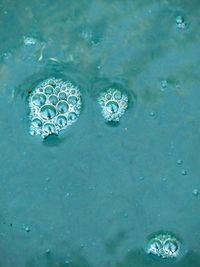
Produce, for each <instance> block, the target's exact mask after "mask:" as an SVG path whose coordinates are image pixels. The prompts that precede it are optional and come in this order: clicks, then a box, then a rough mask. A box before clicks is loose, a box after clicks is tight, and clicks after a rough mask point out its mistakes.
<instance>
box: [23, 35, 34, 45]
mask: <svg viewBox="0 0 200 267" xmlns="http://www.w3.org/2000/svg"><path fill="white" fill-rule="evenodd" d="M24 44H25V45H26V46H31V45H35V44H36V39H35V38H32V37H24Z"/></svg>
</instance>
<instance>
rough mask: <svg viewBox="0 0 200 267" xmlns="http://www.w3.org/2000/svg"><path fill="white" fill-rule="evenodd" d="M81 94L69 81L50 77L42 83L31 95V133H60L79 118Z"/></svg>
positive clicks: (46, 134) (44, 136)
mask: <svg viewBox="0 0 200 267" xmlns="http://www.w3.org/2000/svg"><path fill="white" fill-rule="evenodd" d="M81 106H82V103H81V94H80V91H79V89H78V88H77V87H75V86H74V85H73V84H71V83H70V82H69V81H63V80H62V79H55V78H49V79H47V80H45V81H43V82H42V83H40V84H39V85H38V86H36V88H35V89H34V90H33V91H32V93H31V95H30V97H29V108H30V114H29V118H30V134H31V135H41V136H42V137H43V138H46V137H47V136H49V135H52V134H55V135H58V134H59V132H60V131H61V130H64V129H66V128H67V127H68V126H69V125H72V124H73V123H74V122H76V120H77V119H78V117H79V115H80V112H81Z"/></svg>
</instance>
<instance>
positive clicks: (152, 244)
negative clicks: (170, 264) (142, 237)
mask: <svg viewBox="0 0 200 267" xmlns="http://www.w3.org/2000/svg"><path fill="white" fill-rule="evenodd" d="M179 251H180V242H179V241H178V240H177V239H176V238H175V237H174V236H172V235H171V234H158V235H155V236H154V237H153V238H151V239H150V240H149V242H148V245H147V253H148V254H153V255H155V256H158V257H161V258H163V259H167V258H175V257H177V256H178V254H179Z"/></svg>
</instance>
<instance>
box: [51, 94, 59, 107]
mask: <svg viewBox="0 0 200 267" xmlns="http://www.w3.org/2000/svg"><path fill="white" fill-rule="evenodd" d="M49 102H50V103H51V104H52V105H56V104H57V103H58V97H57V96H56V95H51V96H50V97H49Z"/></svg>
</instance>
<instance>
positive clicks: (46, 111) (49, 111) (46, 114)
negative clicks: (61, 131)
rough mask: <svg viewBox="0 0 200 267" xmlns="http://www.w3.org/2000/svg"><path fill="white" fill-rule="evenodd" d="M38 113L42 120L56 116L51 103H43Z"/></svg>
mask: <svg viewBox="0 0 200 267" xmlns="http://www.w3.org/2000/svg"><path fill="white" fill-rule="evenodd" d="M40 115H41V117H42V118H43V119H44V120H50V119H52V118H53V117H55V116H56V109H55V107H54V106H52V105H45V106H43V107H42V108H41V110H40Z"/></svg>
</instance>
